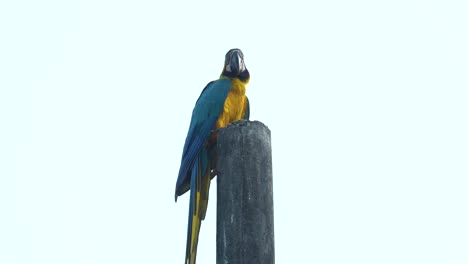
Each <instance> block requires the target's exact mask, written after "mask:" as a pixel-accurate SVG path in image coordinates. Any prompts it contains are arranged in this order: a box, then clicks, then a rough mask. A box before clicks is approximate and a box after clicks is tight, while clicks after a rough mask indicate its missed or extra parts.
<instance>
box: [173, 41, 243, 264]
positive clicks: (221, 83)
mask: <svg viewBox="0 0 468 264" xmlns="http://www.w3.org/2000/svg"><path fill="white" fill-rule="evenodd" d="M249 79H250V74H249V71H248V70H247V68H246V67H245V63H244V55H243V54H242V51H241V50H240V49H231V50H229V51H228V52H227V54H226V57H225V61H224V68H223V71H222V73H221V76H220V77H219V79H218V80H215V81H212V82H210V83H208V84H207V85H206V87H205V88H204V89H203V91H202V92H201V94H200V97H199V98H198V100H197V102H196V104H195V107H194V109H193V112H192V119H191V121H190V127H189V131H188V133H187V138H186V139H185V145H184V149H183V152H182V161H181V164H180V169H179V176H178V178H177V183H176V189H175V200H176V201H177V197H178V196H180V195H182V194H184V193H185V192H187V191H188V190H190V208H189V217H188V230H187V247H186V255H185V263H188V264H195V259H196V255H197V244H198V234H199V232H200V225H201V220H203V219H204V218H205V214H206V209H207V206H208V191H209V188H210V180H211V178H212V177H213V176H214V175H215V173H216V172H215V169H216V168H215V166H216V162H215V160H216V154H215V142H216V130H217V129H219V128H222V127H225V126H227V125H228V124H229V123H231V122H234V121H237V120H241V119H249V114H250V109H249V100H248V99H247V96H246V95H245V91H246V85H247V83H248V82H249Z"/></svg>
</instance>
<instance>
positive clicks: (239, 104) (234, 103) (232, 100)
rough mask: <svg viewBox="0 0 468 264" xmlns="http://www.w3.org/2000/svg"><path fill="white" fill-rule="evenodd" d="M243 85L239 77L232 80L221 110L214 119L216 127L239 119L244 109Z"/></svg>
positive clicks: (242, 115)
mask: <svg viewBox="0 0 468 264" xmlns="http://www.w3.org/2000/svg"><path fill="white" fill-rule="evenodd" d="M245 85H246V83H244V82H241V81H240V80H239V79H233V80H232V88H231V91H230V92H229V94H228V96H227V98H226V101H224V107H223V112H222V113H221V115H220V116H219V118H218V120H217V121H216V128H222V127H225V126H227V125H228V124H229V123H231V122H234V121H237V120H241V119H242V118H243V117H244V113H245V110H246V103H247V100H246V97H245Z"/></svg>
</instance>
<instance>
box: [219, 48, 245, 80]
mask: <svg viewBox="0 0 468 264" xmlns="http://www.w3.org/2000/svg"><path fill="white" fill-rule="evenodd" d="M221 76H224V77H228V78H239V79H240V80H241V81H245V82H247V81H248V80H249V78H250V74H249V71H248V70H247V68H246V67H245V63H244V54H243V53H242V51H241V50H240V49H231V50H230V51H228V52H227V53H226V58H225V59H224V69H223V72H222V73H221Z"/></svg>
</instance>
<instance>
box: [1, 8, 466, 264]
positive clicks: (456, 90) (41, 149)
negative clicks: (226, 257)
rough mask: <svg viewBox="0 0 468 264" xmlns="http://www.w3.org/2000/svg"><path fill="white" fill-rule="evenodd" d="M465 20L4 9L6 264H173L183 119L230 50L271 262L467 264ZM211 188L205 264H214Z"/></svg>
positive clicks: (397, 11) (368, 14) (459, 16)
mask: <svg viewBox="0 0 468 264" xmlns="http://www.w3.org/2000/svg"><path fill="white" fill-rule="evenodd" d="M467 14H468V4H467V3H466V1H414V0H409V1H408V0H406V1H386V2H383V1H264V2H262V1H231V2H223V3H221V2H219V1H211V2H207V1H154V0H153V1H138V0H136V1H102V0H93V1H68V2H67V3H65V1H2V3H1V4H0V30H1V34H0V38H1V41H0V263H4V264H10V263H20V264H23V263H35V264H36V263H38V264H41V263H44V264H55V263H57V264H63V263H67V264H68V263H70V264H71V263H87V264H88V263H99V264H101V263H114V264H119V263H182V262H183V260H184V255H185V239H186V230H187V214H188V197H187V196H183V197H181V198H180V199H179V202H178V203H174V188H175V182H176V178H177V173H178V169H179V165H180V157H181V153H182V147H183V143H184V140H185V136H186V133H187V129H188V125H189V122H190V115H191V111H192V109H193V106H194V103H195V101H196V99H197V98H198V95H199V94H200V92H201V90H202V89H203V87H204V86H205V85H206V84H207V83H208V82H209V81H211V80H214V79H217V78H218V76H219V74H220V73H221V70H222V66H223V60H224V55H225V53H226V52H227V51H228V50H229V49H231V48H241V49H242V50H243V52H244V55H245V62H246V65H247V68H248V69H249V71H250V73H251V82H250V84H249V86H248V87H247V89H248V90H247V93H248V96H249V99H250V103H251V118H252V119H254V120H260V121H262V122H264V123H265V124H266V125H267V126H268V127H269V128H270V129H271V131H272V145H273V175H274V202H275V245H276V248H275V249H276V263H339V264H341V263H359V264H363V263H372V264H374V263H411V264H413V263H451V264H454V263H468V250H467V249H468V210H467V206H468V205H467V203H468V191H467V189H468V178H467V177H468V140H467V137H468V136H467V135H468V122H467V114H468V106H467V104H468V48H467V47H468V33H467V32H468V15H467ZM215 188H216V184H213V185H212V192H211V193H212V194H211V196H210V198H211V199H210V201H211V202H210V205H209V208H208V214H207V219H206V221H204V222H203V225H202V229H201V234H200V243H199V249H198V263H215V258H216V257H215V256H216V249H215V245H216V244H215V240H216V236H215V232H216V224H215V223H216V222H215V221H216V192H215V191H214V190H216V189H215Z"/></svg>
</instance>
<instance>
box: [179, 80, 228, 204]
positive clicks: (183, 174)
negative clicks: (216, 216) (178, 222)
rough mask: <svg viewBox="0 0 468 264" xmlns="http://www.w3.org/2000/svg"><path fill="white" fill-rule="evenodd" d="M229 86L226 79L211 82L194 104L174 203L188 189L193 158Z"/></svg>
mask: <svg viewBox="0 0 468 264" xmlns="http://www.w3.org/2000/svg"><path fill="white" fill-rule="evenodd" d="M231 86H232V83H231V80H229V79H227V78H222V79H219V80H216V81H213V82H211V83H209V84H208V85H207V86H206V87H205V88H204V89H203V91H202V93H201V94H200V97H199V98H198V100H197V103H196V104H195V107H194V109H193V112H192V120H191V121H190V127H189V131H188V133H187V138H186V139H185V145H184V150H183V153H182V161H181V164H180V169H179V176H178V178H177V183H176V192H175V199H176V201H177V196H180V195H182V194H184V193H185V192H187V191H188V190H189V188H190V178H191V173H190V170H191V169H192V167H193V163H194V161H195V158H196V157H197V155H198V154H199V153H200V151H201V149H202V148H203V146H204V145H205V143H206V142H207V140H208V138H209V136H210V134H211V131H212V130H213V127H214V125H215V123H216V120H217V119H218V117H219V115H220V114H221V112H222V111H223V106H224V101H225V100H226V97H227V95H228V93H229V91H230V90H231Z"/></svg>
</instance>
